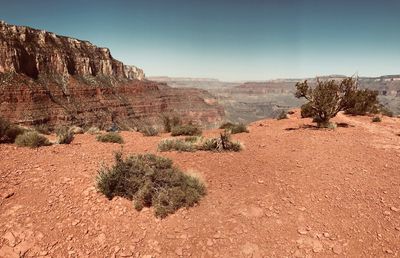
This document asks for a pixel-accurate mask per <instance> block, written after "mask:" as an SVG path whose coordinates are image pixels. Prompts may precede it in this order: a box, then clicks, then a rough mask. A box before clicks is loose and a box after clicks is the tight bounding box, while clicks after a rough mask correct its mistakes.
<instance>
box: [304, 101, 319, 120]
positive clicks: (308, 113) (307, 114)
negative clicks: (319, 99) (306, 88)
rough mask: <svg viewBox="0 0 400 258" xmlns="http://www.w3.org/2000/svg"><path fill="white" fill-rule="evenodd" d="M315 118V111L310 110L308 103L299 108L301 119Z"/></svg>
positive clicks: (310, 106)
mask: <svg viewBox="0 0 400 258" xmlns="http://www.w3.org/2000/svg"><path fill="white" fill-rule="evenodd" d="M315 116H316V112H315V110H314V109H313V108H312V103H311V102H308V103H306V104H304V105H302V106H301V117H302V118H309V117H311V118H314V117H315Z"/></svg>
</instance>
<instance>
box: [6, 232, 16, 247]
mask: <svg viewBox="0 0 400 258" xmlns="http://www.w3.org/2000/svg"><path fill="white" fill-rule="evenodd" d="M3 238H4V239H5V240H7V241H8V245H9V246H11V247H14V246H15V245H16V244H17V241H16V239H15V237H14V234H13V233H11V232H7V233H5V234H4V236H3Z"/></svg>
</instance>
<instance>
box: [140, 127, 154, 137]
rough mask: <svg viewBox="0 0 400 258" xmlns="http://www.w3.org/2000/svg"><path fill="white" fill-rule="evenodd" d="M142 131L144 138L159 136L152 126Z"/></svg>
mask: <svg viewBox="0 0 400 258" xmlns="http://www.w3.org/2000/svg"><path fill="white" fill-rule="evenodd" d="M140 131H141V132H142V134H143V135H144V136H157V135H158V131H157V129H156V128H154V127H152V126H144V127H143V128H142V129H141V130H140Z"/></svg>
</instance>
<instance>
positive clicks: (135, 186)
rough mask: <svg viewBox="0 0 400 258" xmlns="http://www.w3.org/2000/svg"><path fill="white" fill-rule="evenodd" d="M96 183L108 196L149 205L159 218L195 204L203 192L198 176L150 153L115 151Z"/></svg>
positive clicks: (138, 204) (136, 205)
mask: <svg viewBox="0 0 400 258" xmlns="http://www.w3.org/2000/svg"><path fill="white" fill-rule="evenodd" d="M96 186H97V189H98V190H99V191H100V192H101V193H103V194H104V195H105V196H106V197H107V198H109V199H112V198H113V197H115V196H120V197H124V198H127V199H129V200H133V201H134V204H135V209H137V210H138V211H140V210H142V208H143V207H151V206H153V207H154V214H155V216H156V217H161V218H164V217H166V216H168V215H169V214H172V213H174V212H175V211H177V210H178V209H180V208H182V207H187V208H188V207H191V206H193V205H195V204H196V203H198V202H199V201H200V199H201V198H202V197H203V196H204V195H205V194H206V188H205V186H204V184H203V183H202V182H201V181H200V180H199V179H198V178H195V177H192V176H189V175H187V174H185V173H183V172H182V171H180V170H179V169H178V168H176V167H173V163H172V161H171V160H170V159H167V158H163V157H158V156H155V155H153V154H145V155H135V156H129V157H127V158H126V159H123V158H122V154H121V153H117V154H116V155H115V164H114V165H113V166H111V167H102V168H100V170H99V173H98V175H97V178H96Z"/></svg>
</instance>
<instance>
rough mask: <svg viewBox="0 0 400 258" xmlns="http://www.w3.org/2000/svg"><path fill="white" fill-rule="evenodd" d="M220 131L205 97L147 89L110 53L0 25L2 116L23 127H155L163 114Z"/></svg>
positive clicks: (214, 107)
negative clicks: (146, 123)
mask: <svg viewBox="0 0 400 258" xmlns="http://www.w3.org/2000/svg"><path fill="white" fill-rule="evenodd" d="M169 113H175V114H178V115H180V116H181V117H182V118H183V119H184V120H193V121H196V122H198V123H201V124H203V125H207V126H210V125H211V126H212V125H218V124H219V123H220V122H221V121H222V119H223V116H224V110H223V108H222V107H221V106H219V105H218V104H217V103H216V101H215V99H214V98H213V97H212V96H211V95H210V94H209V93H208V92H206V91H203V90H197V89H176V88H170V87H168V86H166V85H165V84H162V83H156V82H152V81H148V80H146V79H145V77H144V73H143V71H142V70H141V69H139V68H137V67H135V66H127V65H124V64H123V63H122V62H120V61H118V60H115V59H114V58H113V57H112V56H111V53H110V51H109V50H108V49H106V48H98V47H96V46H94V45H93V44H91V43H90V42H87V41H81V40H77V39H72V38H68V37H64V36H57V35H55V34H53V33H50V32H46V31H42V30H36V29H32V28H28V27H23V26H14V25H8V24H6V23H5V22H0V114H1V115H2V116H5V117H6V118H8V119H10V120H12V121H14V122H17V123H21V124H38V123H47V124H50V125H57V124H76V125H98V126H107V125H109V124H111V123H112V121H117V122H118V123H122V124H126V125H132V124H136V123H139V122H144V121H152V122H159V121H160V116H161V115H162V114H169Z"/></svg>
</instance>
